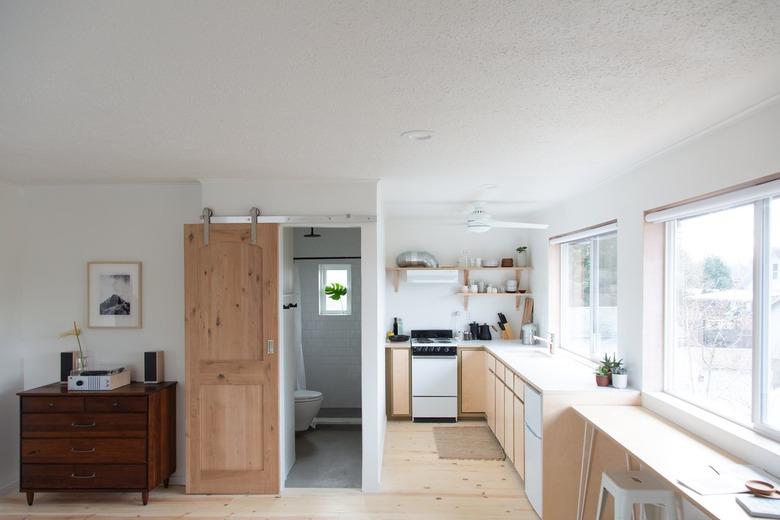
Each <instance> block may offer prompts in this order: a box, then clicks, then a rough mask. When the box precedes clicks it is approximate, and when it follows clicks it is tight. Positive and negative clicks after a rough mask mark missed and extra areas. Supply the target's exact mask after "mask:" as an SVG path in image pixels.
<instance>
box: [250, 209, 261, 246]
mask: <svg viewBox="0 0 780 520" xmlns="http://www.w3.org/2000/svg"><path fill="white" fill-rule="evenodd" d="M249 216H250V217H252V222H251V223H250V226H252V231H251V238H250V239H249V242H250V243H251V244H252V245H255V244H257V217H259V216H260V210H259V209H257V208H252V209H250V210H249Z"/></svg>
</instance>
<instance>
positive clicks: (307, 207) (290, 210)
mask: <svg viewBox="0 0 780 520" xmlns="http://www.w3.org/2000/svg"><path fill="white" fill-rule="evenodd" d="M201 187H202V194H203V206H206V207H210V208H212V209H213V210H214V211H215V212H216V213H217V214H220V215H247V214H248V213H249V209H250V208H252V206H256V207H258V208H260V211H262V213H263V214H264V215H344V214H345V213H352V214H355V215H374V214H375V213H376V189H377V183H376V181H351V182H338V181H322V182H321V181H317V182H315V181H305V180H279V181H232V182H231V181H225V182H217V181H203V182H202V183H201Z"/></svg>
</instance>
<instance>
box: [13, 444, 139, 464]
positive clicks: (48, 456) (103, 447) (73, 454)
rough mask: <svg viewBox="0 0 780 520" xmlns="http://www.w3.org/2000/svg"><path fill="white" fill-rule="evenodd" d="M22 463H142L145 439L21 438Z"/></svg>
mask: <svg viewBox="0 0 780 520" xmlns="http://www.w3.org/2000/svg"><path fill="white" fill-rule="evenodd" d="M22 463H23V464H29V463H35V464H41V463H49V464H66V463H69V464H90V463H92V464H94V463H100V464H122V463H124V464H145V463H146V439H100V438H98V439H22Z"/></svg>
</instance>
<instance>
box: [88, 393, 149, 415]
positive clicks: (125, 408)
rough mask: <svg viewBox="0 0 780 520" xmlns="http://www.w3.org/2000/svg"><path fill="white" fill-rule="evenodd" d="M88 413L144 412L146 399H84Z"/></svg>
mask: <svg viewBox="0 0 780 520" xmlns="http://www.w3.org/2000/svg"><path fill="white" fill-rule="evenodd" d="M84 402H85V407H86V408H85V409H86V410H87V411H88V412H131V413H133V412H145V411H146V397H100V396H95V397H85V398H84Z"/></svg>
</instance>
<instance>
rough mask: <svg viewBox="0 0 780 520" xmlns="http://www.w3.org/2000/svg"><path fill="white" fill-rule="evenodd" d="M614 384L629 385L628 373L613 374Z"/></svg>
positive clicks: (618, 385) (618, 386) (621, 386)
mask: <svg viewBox="0 0 780 520" xmlns="http://www.w3.org/2000/svg"><path fill="white" fill-rule="evenodd" d="M612 386H614V387H615V388H626V387H628V374H612Z"/></svg>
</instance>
